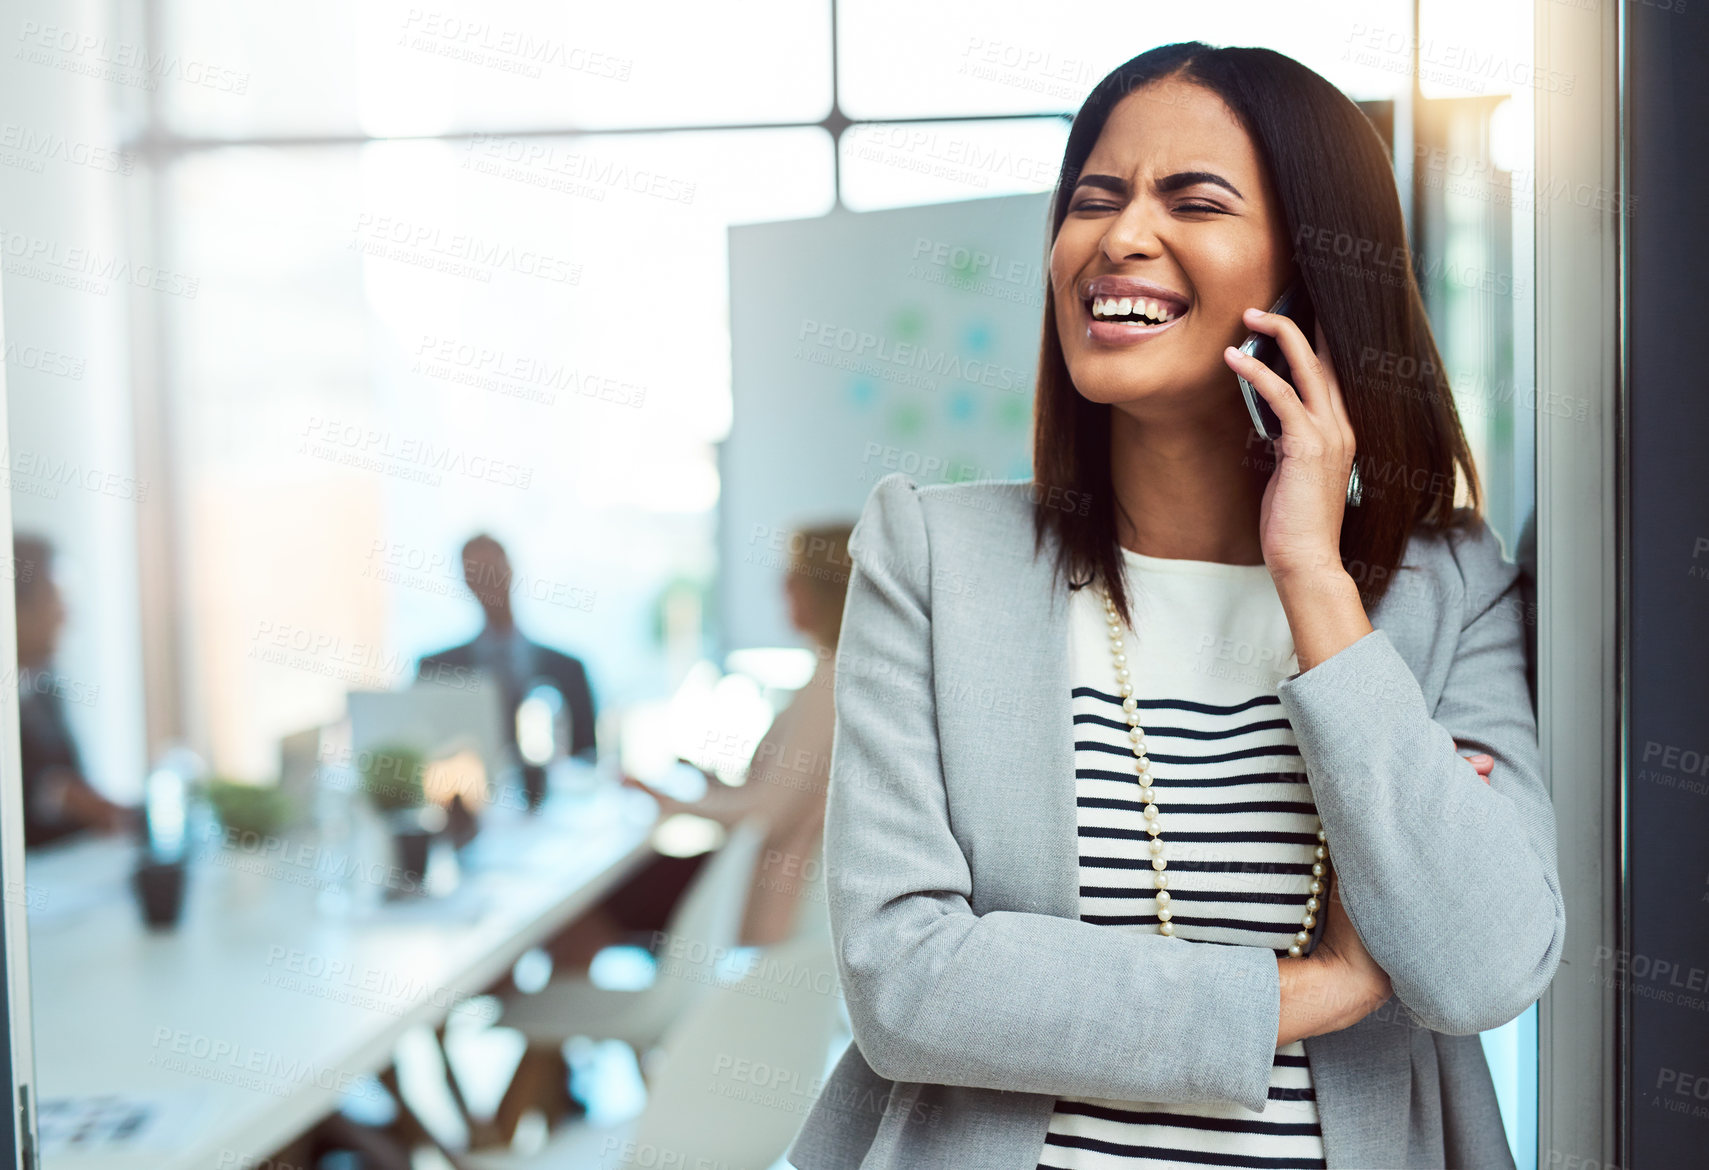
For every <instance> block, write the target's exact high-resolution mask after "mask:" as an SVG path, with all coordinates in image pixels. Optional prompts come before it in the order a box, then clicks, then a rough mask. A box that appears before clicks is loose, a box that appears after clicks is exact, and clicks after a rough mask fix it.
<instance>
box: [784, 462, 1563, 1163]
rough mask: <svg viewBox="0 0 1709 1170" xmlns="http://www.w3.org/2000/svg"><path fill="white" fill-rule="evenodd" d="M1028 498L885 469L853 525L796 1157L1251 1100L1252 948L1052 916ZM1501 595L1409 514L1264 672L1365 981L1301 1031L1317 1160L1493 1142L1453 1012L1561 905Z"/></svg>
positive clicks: (970, 1151) (1051, 617)
mask: <svg viewBox="0 0 1709 1170" xmlns="http://www.w3.org/2000/svg"><path fill="white" fill-rule="evenodd" d="M1034 498H1036V493H1035V492H1034V490H1033V489H1032V488H1031V487H1030V486H1029V485H1028V484H1026V483H1025V482H1024V481H1004V482H985V483H972V484H958V485H953V486H930V487H926V488H919V487H917V486H916V485H915V484H914V483H912V482H911V481H910V480H909V479H907V478H906V477H905V476H903V475H899V474H897V475H890V476H887V477H886V478H885V479H883V480H882V481H880V482H879V483H878V484H877V485H876V486H875V487H874V489H873V492H872V495H871V498H870V499H869V500H868V502H867V505H866V508H865V511H864V512H863V513H862V515H861V518H860V522H859V524H858V526H857V528H856V532H855V536H854V541H853V548H852V550H851V558H852V560H853V563H854V569H853V572H852V574H851V579H850V582H849V592H848V602H847V608H846V610H845V614H844V618H843V629H842V637H841V644H840V648H839V650H838V654H837V683H836V705H837V724H836V733H835V740H834V746H833V751H832V758H831V777H830V788H829V794H828V805H827V810H826V820H825V855H824V860H825V878H826V888H827V899H828V903H829V910H830V917H831V925H832V931H833V936H834V939H833V941H834V943H835V945H836V954H837V966H838V972H839V974H840V977H841V982H842V990H843V994H844V996H845V998H846V1001H847V1004H848V1011H849V1019H850V1022H851V1023H852V1024H853V1027H854V1043H852V1044H850V1045H849V1047H848V1049H847V1051H845V1052H844V1054H843V1056H842V1058H841V1060H840V1062H839V1063H838V1064H837V1066H836V1069H835V1071H834V1073H833V1074H832V1076H831V1077H830V1079H829V1080H828V1081H827V1082H826V1084H825V1085H824V1087H823V1089H822V1090H821V1091H820V1093H819V1096H818V1098H817V1100H816V1101H815V1103H814V1105H813V1108H812V1110H811V1112H810V1113H809V1114H808V1116H807V1118H806V1120H805V1122H804V1124H803V1126H802V1129H801V1132H800V1133H799V1134H798V1135H797V1136H796V1138H795V1141H794V1142H793V1144H792V1145H791V1147H790V1149H789V1153H788V1156H789V1159H790V1160H791V1161H792V1162H793V1163H794V1164H795V1165H796V1166H797V1167H800V1168H801V1170H855V1168H856V1167H864V1168H868V1170H870V1168H874V1167H883V1168H892V1170H929V1168H933V1167H942V1168H945V1170H948V1168H951V1167H953V1168H955V1170H1033V1168H1034V1166H1035V1165H1036V1159H1037V1157H1038V1155H1039V1153H1040V1150H1041V1147H1042V1144H1043V1142H1044V1135H1045V1130H1046V1128H1047V1126H1048V1124H1049V1117H1050V1113H1051V1110H1052V1106H1053V1103H1054V1100H1055V1097H1056V1095H1057V1094H1071V1095H1081V1096H1099V1097H1108V1098H1115V1099H1119V1100H1139V1101H1163V1102H1196V1101H1224V1102H1227V1101H1232V1102H1238V1103H1239V1104H1242V1105H1245V1106H1247V1107H1248V1108H1251V1109H1255V1110H1263V1109H1264V1107H1265V1105H1266V1103H1267V1100H1268V1094H1267V1088H1268V1084H1269V1077H1270V1068H1271V1064H1272V1062H1273V1060H1274V1057H1275V1050H1276V1031H1277V1023H1278V1014H1279V1010H1280V993H1279V988H1278V983H1277V972H1276V959H1275V956H1274V954H1273V953H1272V952H1271V951H1270V950H1268V949H1266V948H1262V947H1244V946H1215V945H1210V944H1205V943H1198V942H1192V941H1188V940H1184V939H1179V938H1166V937H1164V936H1162V935H1156V934H1140V933H1130V932H1128V931H1123V930H1113V929H1110V928H1109V927H1106V926H1099V925H1094V924H1091V923H1085V922H1081V921H1080V918H1079V911H1080V907H1079V882H1078V872H1077V859H1078V839H1077V836H1076V813H1075V793H1074V783H1073V778H1074V743H1073V728H1072V720H1071V714H1070V706H1069V703H1070V700H1069V682H1068V675H1067V662H1066V657H1067V655H1066V648H1067V637H1068V627H1067V614H1068V610H1067V600H1068V596H1069V593H1068V589H1067V586H1066V585H1065V584H1064V583H1063V582H1062V581H1061V580H1060V578H1059V576H1058V575H1057V574H1056V573H1055V572H1053V563H1054V562H1053V554H1054V548H1053V546H1051V545H1050V544H1048V543H1047V545H1046V547H1045V549H1044V551H1043V553H1041V554H1040V555H1039V556H1038V557H1037V558H1035V557H1034V556H1033V534H1032V509H1033V506H1034V505H1033V504H1032V502H1031V501H1032V499H1034ZM1062 504H1067V505H1069V506H1072V504H1073V501H1072V500H1069V499H1066V498H1063V499H1056V498H1050V497H1043V498H1040V505H1041V506H1060V505H1062ZM1518 598H1519V586H1518V570H1517V569H1516V567H1515V566H1514V565H1513V564H1512V563H1511V562H1509V561H1507V560H1506V559H1505V558H1504V556H1503V554H1502V551H1501V547H1500V545H1499V543H1498V541H1497V539H1496V537H1495V536H1494V534H1493V533H1491V532H1490V531H1489V529H1488V528H1487V527H1483V528H1480V529H1479V530H1478V531H1477V532H1476V533H1473V534H1461V535H1456V536H1454V537H1451V538H1450V537H1445V536H1442V535H1439V534H1434V533H1420V534H1419V535H1418V536H1416V537H1414V539H1413V540H1412V542H1411V543H1410V544H1409V546H1408V548H1407V551H1406V556H1405V560H1404V564H1403V566H1402V567H1401V569H1400V570H1399V571H1398V572H1397V573H1396V576H1395V580H1394V583H1393V584H1392V585H1391V587H1390V588H1389V591H1388V593H1387V594H1386V595H1385V596H1384V598H1383V599H1382V601H1381V602H1379V603H1378V604H1377V606H1376V607H1375V608H1374V611H1373V612H1372V613H1371V614H1370V618H1371V622H1372V625H1373V626H1375V627H1376V628H1375V629H1374V631H1373V632H1372V633H1370V634H1367V635H1366V636H1365V637H1363V638H1361V639H1359V641H1357V642H1355V643H1353V644H1352V645H1351V646H1348V647H1346V648H1345V649H1343V650H1342V651H1341V652H1340V653H1338V654H1336V655H1334V656H1333V657H1331V658H1329V659H1327V660H1325V661H1323V662H1321V663H1319V664H1318V665H1317V666H1315V667H1313V668H1312V669H1311V670H1309V671H1306V672H1304V673H1295V674H1292V675H1289V676H1288V677H1286V678H1285V679H1283V680H1282V681H1281V682H1280V683H1279V684H1278V688H1277V689H1278V692H1279V696H1280V699H1281V703H1282V707H1283V711H1284V713H1285V714H1286V716H1287V718H1288V721H1289V722H1290V723H1291V724H1292V726H1293V729H1294V734H1295V738H1296V740H1297V741H1298V744H1299V748H1300V755H1301V758H1302V761H1303V763H1304V764H1305V767H1306V770H1307V771H1308V773H1309V774H1310V777H1311V786H1312V792H1313V795H1314V797H1315V800H1316V803H1317V808H1318V814H1319V817H1320V819H1321V821H1322V824H1323V827H1324V829H1325V831H1326V832H1327V833H1328V840H1329V844H1330V849H1331V854H1332V856H1333V858H1334V861H1335V870H1336V874H1337V883H1338V885H1339V886H1340V889H1341V896H1342V898H1343V901H1344V902H1345V905H1346V908H1347V913H1348V916H1349V918H1350V919H1351V921H1352V922H1353V924H1354V926H1355V928H1356V929H1357V930H1358V931H1359V935H1360V937H1361V938H1362V939H1363V940H1364V942H1365V945H1366V947H1367V948H1368V949H1369V950H1370V952H1371V954H1372V956H1373V957H1374V958H1375V959H1376V961H1377V962H1378V963H1379V964H1380V965H1381V966H1382V967H1383V969H1384V970H1385V971H1387V972H1388V973H1389V975H1390V977H1391V979H1392V982H1393V985H1394V995H1393V996H1392V997H1391V998H1390V999H1389V1001H1388V1002H1387V1003H1385V1004H1384V1005H1383V1006H1382V1007H1381V1008H1379V1009H1378V1010H1376V1011H1374V1012H1373V1013H1371V1014H1370V1015H1369V1016H1367V1017H1365V1018H1364V1019H1363V1020H1361V1021H1359V1022H1358V1023H1357V1024H1354V1025H1353V1026H1352V1027H1349V1028H1346V1029H1343V1030H1342V1031H1339V1032H1334V1033H1330V1034H1327V1035H1322V1036H1313V1037H1310V1038H1308V1039H1307V1040H1306V1042H1305V1049H1306V1055H1307V1057H1308V1059H1309V1060H1310V1062H1311V1069H1312V1076H1313V1080H1314V1082H1315V1085H1316V1094H1317V1108H1318V1114H1319V1118H1320V1120H1321V1123H1322V1128H1323V1143H1324V1151H1325V1155H1326V1158H1327V1161H1328V1163H1329V1165H1330V1166H1331V1167H1442V1166H1450V1167H1461V1166H1464V1167H1477V1168H1479V1170H1482V1168H1484V1167H1504V1168H1506V1167H1511V1166H1512V1165H1513V1162H1512V1159H1511V1156H1510V1155H1509V1152H1508V1147H1507V1140H1506V1137H1505V1135H1504V1132H1503V1128H1502V1123H1501V1118H1500V1115H1499V1112H1498V1110H1497V1107H1496V1099H1495V1091H1494V1087H1493V1085H1492V1083H1491V1080H1490V1075H1489V1069H1488V1067H1487V1065H1486V1064H1485V1062H1484V1057H1483V1050H1482V1047H1481V1044H1480V1042H1479V1040H1478V1033H1479V1032H1482V1031H1484V1030H1485V1029H1488V1028H1494V1027H1497V1026H1499V1025H1501V1024H1504V1023H1506V1022H1507V1021H1509V1020H1512V1019H1513V1018H1515V1017H1516V1016H1518V1015H1519V1014H1520V1013H1522V1012H1523V1011H1524V1010H1525V1009H1526V1008H1527V1007H1528V1006H1529V1005H1530V1004H1531V1003H1532V1002H1534V1001H1535V1000H1536V999H1537V998H1538V997H1539V996H1540V995H1541V994H1542V992H1543V990H1544V989H1545V988H1546V987H1547V986H1548V985H1549V981H1550V979H1551V978H1553V976H1554V973H1555V968H1556V966H1557V964H1558V963H1559V961H1560V956H1561V943H1562V938H1563V936H1564V932H1565V928H1566V909H1565V905H1564V903H1563V901H1562V898H1561V886H1560V881H1559V878H1558V875H1557V869H1556V861H1555V819H1554V810H1553V808H1552V806H1551V805H1550V803H1549V794H1548V792H1547V790H1546V789H1545V788H1544V785H1543V781H1542V777H1541V775H1540V759H1539V752H1538V746H1537V727H1536V716H1535V713H1534V710H1533V707H1532V702H1531V697H1530V693H1529V690H1528V686H1527V681H1526V673H1525V649H1524V627H1523V623H1524V621H1525V614H1524V607H1523V605H1522V604H1521V603H1519V601H1518ZM1456 741H1457V742H1458V744H1459V745H1460V750H1456V748H1455V743H1456ZM1460 751H1465V752H1472V751H1483V752H1487V753H1489V754H1490V755H1491V756H1493V757H1494V759H1495V768H1494V772H1493V773H1492V775H1491V776H1490V780H1489V783H1488V784H1487V785H1486V784H1485V783H1484V781H1483V780H1482V779H1481V778H1480V777H1479V776H1478V775H1477V773H1476V772H1475V771H1474V770H1473V768H1472V765H1471V764H1470V763H1469V762H1467V761H1466V760H1465V759H1464V758H1462V756H1461V754H1460Z"/></svg>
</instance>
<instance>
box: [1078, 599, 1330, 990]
mask: <svg viewBox="0 0 1709 1170" xmlns="http://www.w3.org/2000/svg"><path fill="white" fill-rule="evenodd" d="M1099 592H1101V593H1102V594H1103V597H1104V620H1105V623H1106V624H1107V625H1108V627H1109V631H1110V653H1111V654H1112V655H1113V656H1114V658H1115V665H1116V690H1117V691H1118V692H1119V693H1120V694H1121V697H1122V713H1123V714H1124V715H1126V716H1127V738H1128V745H1129V746H1130V747H1132V748H1133V754H1134V761H1135V762H1134V771H1135V772H1137V773H1138V775H1139V798H1140V799H1141V800H1143V801H1145V831H1146V832H1147V833H1148V834H1150V836H1151V870H1152V880H1153V881H1154V882H1155V883H1156V887H1157V920H1158V926H1157V932H1158V933H1159V934H1166V935H1173V934H1174V933H1175V924H1174V923H1173V922H1171V921H1170V919H1171V918H1172V917H1173V915H1172V914H1171V912H1170V910H1169V902H1170V900H1171V895H1170V893H1169V875H1168V874H1167V873H1165V872H1164V871H1165V870H1166V869H1168V868H1169V862H1168V860H1167V859H1166V858H1165V857H1164V856H1163V824H1162V821H1161V820H1160V819H1159V817H1158V813H1157V790H1156V789H1155V788H1154V787H1152V784H1151V761H1150V760H1149V759H1147V758H1146V755H1145V729H1144V728H1143V727H1141V726H1140V725H1139V701H1138V700H1137V699H1135V698H1134V697H1133V679H1132V677H1131V676H1130V675H1129V674H1128V669H1127V647H1126V644H1125V642H1124V641H1123V639H1122V619H1121V615H1120V614H1119V613H1117V612H1116V603H1115V602H1114V601H1113V600H1112V599H1111V598H1110V594H1109V591H1108V590H1102V589H1101V590H1100V591H1099ZM1314 858H1315V860H1314V861H1313V862H1312V867H1311V897H1309V898H1307V899H1306V903H1305V917H1304V918H1303V919H1302V920H1301V922H1300V929H1299V930H1298V931H1297V932H1295V934H1294V941H1293V943H1292V944H1291V945H1290V946H1289V947H1288V954H1289V955H1291V956H1293V957H1294V958H1296V959H1297V958H1299V957H1300V956H1301V955H1302V954H1304V953H1305V946H1306V944H1307V943H1309V942H1310V941H1311V928H1312V927H1314V926H1316V925H1317V910H1318V906H1319V902H1318V897H1319V896H1320V895H1321V894H1322V893H1323V875H1324V867H1325V864H1326V863H1327V862H1328V860H1329V846H1328V837H1327V836H1326V835H1325V833H1324V831H1323V829H1322V827H1321V826H1319V828H1318V830H1317V849H1316V851H1315V853H1314Z"/></svg>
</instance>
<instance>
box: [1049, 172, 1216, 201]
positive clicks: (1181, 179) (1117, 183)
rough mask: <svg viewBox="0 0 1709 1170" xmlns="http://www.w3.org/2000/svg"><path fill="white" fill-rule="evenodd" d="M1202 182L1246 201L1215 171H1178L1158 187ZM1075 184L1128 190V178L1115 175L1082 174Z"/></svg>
mask: <svg viewBox="0 0 1709 1170" xmlns="http://www.w3.org/2000/svg"><path fill="white" fill-rule="evenodd" d="M1200 183H1210V184H1212V185H1213V186H1217V187H1221V188H1223V189H1224V190H1225V191H1227V192H1229V193H1230V194H1231V195H1233V196H1234V197H1235V198H1236V199H1239V200H1240V201H1241V202H1242V203H1244V202H1245V201H1246V196H1244V195H1242V194H1241V193H1240V189H1239V188H1237V187H1236V186H1235V185H1234V184H1233V183H1231V182H1229V181H1228V180H1227V179H1225V178H1223V177H1222V176H1221V175H1219V174H1216V173H1215V172H1213V171H1176V172H1175V173H1174V174H1172V175H1164V176H1163V177H1162V178H1161V179H1158V180H1157V189H1158V190H1159V191H1162V192H1163V193H1164V194H1168V193H1170V192H1171V191H1179V190H1181V189H1182V188H1183V187H1194V186H1197V185H1198V184H1200ZM1075 186H1076V187H1101V188H1103V189H1104V190H1106V191H1114V192H1116V193H1117V194H1118V195H1120V194H1125V193H1126V192H1127V182H1126V180H1123V179H1119V178H1117V177H1116V176H1115V175H1081V176H1080V181H1079V182H1078V183H1076V184H1075Z"/></svg>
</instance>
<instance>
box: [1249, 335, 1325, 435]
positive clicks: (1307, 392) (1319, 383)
mask: <svg viewBox="0 0 1709 1170" xmlns="http://www.w3.org/2000/svg"><path fill="white" fill-rule="evenodd" d="M1245 323H1246V326H1247V328H1249V329H1254V330H1256V331H1258V332H1259V333H1268V334H1269V335H1270V336H1271V337H1274V338H1275V339H1276V344H1277V345H1279V346H1281V347H1282V355H1283V356H1284V357H1286V358H1287V359H1288V367H1289V368H1290V369H1291V370H1292V371H1293V375H1294V389H1295V390H1297V391H1298V392H1299V396H1300V401H1302V402H1304V403H1305V404H1306V406H1307V408H1309V409H1311V410H1313V411H1318V410H1323V411H1326V412H1328V413H1329V415H1330V416H1331V417H1333V415H1334V412H1333V409H1332V408H1331V406H1330V403H1329V389H1328V387H1327V386H1326V385H1325V371H1326V369H1327V368H1328V365H1327V363H1326V362H1324V361H1323V360H1322V359H1320V358H1319V357H1318V355H1317V354H1316V353H1314V352H1312V343H1311V342H1309V341H1307V340H1306V339H1305V334H1303V333H1301V332H1300V327H1299V326H1298V325H1297V324H1295V323H1294V320H1293V318H1291V317H1284V316H1282V315H1281V314H1280V313H1266V312H1264V311H1263V310H1261V309H1247V310H1246V313H1245Z"/></svg>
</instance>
